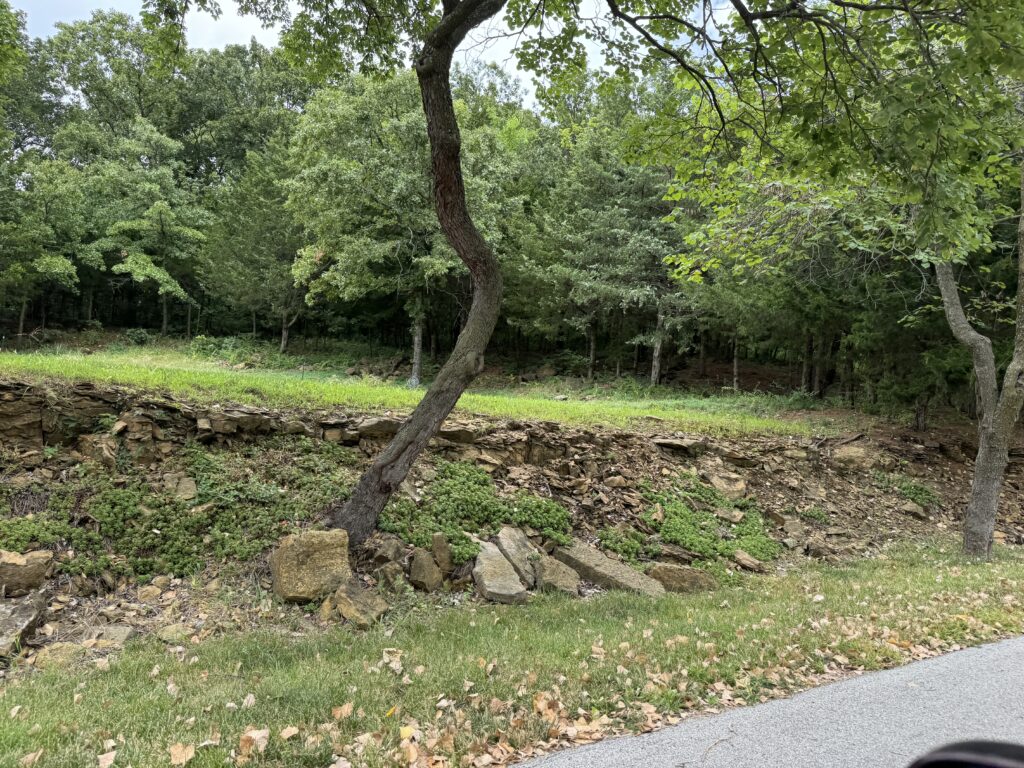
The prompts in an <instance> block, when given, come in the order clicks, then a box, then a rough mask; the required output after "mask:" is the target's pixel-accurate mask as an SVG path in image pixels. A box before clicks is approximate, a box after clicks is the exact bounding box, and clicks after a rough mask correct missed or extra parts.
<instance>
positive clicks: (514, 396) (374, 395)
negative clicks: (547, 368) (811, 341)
mask: <svg viewBox="0 0 1024 768" xmlns="http://www.w3.org/2000/svg"><path fill="white" fill-rule="evenodd" d="M0 375H5V376H10V377H15V376H17V377H27V378H35V379H39V378H44V379H56V380H62V381H91V382H96V383H110V384H121V385H127V386H133V387H138V388H141V389H146V390H158V391H163V392H168V393H171V394H173V395H175V396H178V397H183V398H188V399H191V400H194V401H197V402H223V401H232V402H238V403H249V404H260V405H269V406H277V407H308V408H337V407H345V408H352V409H355V410H360V411H376V410H385V409H389V410H398V411H407V410H411V409H412V408H414V407H415V406H416V404H417V403H418V402H419V400H420V398H421V397H422V395H423V390H422V389H409V388H407V387H405V386H402V385H400V384H385V383H381V382H379V381H376V380H372V379H368V378H357V377H345V376H341V375H338V374H332V373H327V372H323V371H281V370H260V369H247V370H232V369H230V368H226V367H225V366H224V365H223V364H219V363H217V362H215V361H211V360H205V359H201V358H196V357H192V356H189V355H186V354H184V353H182V352H180V351H177V350H174V349H168V348H160V347H148V346H147V347H137V348H127V349H122V350H118V349H105V350H102V351H99V352H96V353H93V354H83V353H82V352H78V351H67V350H64V351H61V353H60V354H54V353H47V352H33V353H27V354H19V353H12V352H5V353H0ZM457 410H458V411H460V412H462V413H474V414H480V415H484V416H490V417H497V418H505V419H529V420H548V421H558V422H563V423H568V424H577V425H586V426H597V425H607V426H615V427H634V428H635V427H645V426H646V427H647V428H650V427H651V426H653V425H657V427H658V428H659V429H666V428H667V429H679V430H684V431H692V432H704V433H711V434H720V435H745V434H778V435H804V434H811V433H812V432H815V431H817V432H819V433H820V432H823V431H825V432H827V431H830V428H829V425H828V424H827V422H825V421H809V420H808V419H807V417H806V415H804V416H802V417H801V419H800V420H799V421H797V420H787V419H785V418H782V416H783V415H784V412H785V411H786V410H787V407H786V401H785V400H784V399H782V398H771V397H770V396H767V395H731V396H722V397H700V396H693V397H674V398H660V397H659V398H651V397H644V396H642V395H635V396H616V395H615V394H613V395H612V397H610V398H607V399H605V398H600V397H596V398H593V399H586V400H583V399H572V398H570V399H568V400H556V399H554V398H553V397H552V396H549V395H547V394H536V393H534V394H531V393H529V392H526V393H522V392H517V391H514V390H512V391H509V390H503V391H474V392H469V393H467V394H465V395H463V397H462V399H461V400H460V403H459V407H458V409H457Z"/></svg>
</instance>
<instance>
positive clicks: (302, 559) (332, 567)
mask: <svg viewBox="0 0 1024 768" xmlns="http://www.w3.org/2000/svg"><path fill="white" fill-rule="evenodd" d="M270 573H271V576H272V578H273V584H274V593H275V594H276V595H277V596H278V597H280V598H281V599H282V600H285V601H287V602H292V603H309V602H313V601H315V600H321V599H323V598H324V596H325V595H327V594H329V593H331V592H333V591H334V590H336V589H337V588H338V587H339V586H341V585H342V584H344V583H345V582H346V581H348V579H349V578H351V576H352V571H351V569H350V568H349V563H348V534H347V533H346V532H345V531H343V530H338V529H335V530H331V531H306V532H305V533H298V534H293V535H291V536H286V537H285V538H284V539H282V540H281V543H280V544H278V546H277V549H275V550H274V552H273V554H271V556H270Z"/></svg>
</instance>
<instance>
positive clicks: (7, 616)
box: [0, 592, 46, 659]
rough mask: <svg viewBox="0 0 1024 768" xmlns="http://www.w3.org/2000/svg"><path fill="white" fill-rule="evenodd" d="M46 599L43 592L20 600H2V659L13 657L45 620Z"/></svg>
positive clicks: (0, 618) (0, 643)
mask: <svg viewBox="0 0 1024 768" xmlns="http://www.w3.org/2000/svg"><path fill="white" fill-rule="evenodd" d="M45 609H46V599H45V597H44V596H43V594H42V593H41V592H37V593H35V594H32V595H29V596H28V597H23V598H21V599H20V600H10V599H8V600H0V659H6V658H7V657H9V656H13V655H14V654H16V653H17V652H18V650H19V649H20V648H21V645H22V643H24V642H25V640H26V639H27V638H28V636H29V635H30V634H31V633H32V632H33V631H35V628H36V627H38V626H39V624H40V623H41V622H42V620H43V612H44V611H45Z"/></svg>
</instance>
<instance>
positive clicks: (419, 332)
mask: <svg viewBox="0 0 1024 768" xmlns="http://www.w3.org/2000/svg"><path fill="white" fill-rule="evenodd" d="M422 374H423V317H422V316H420V315H416V317H415V318H414V319H413V321H412V373H410V374H409V382H408V383H409V388H410V389H411V388H413V387H418V386H419V385H420V377H421V376H422Z"/></svg>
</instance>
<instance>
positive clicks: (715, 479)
mask: <svg viewBox="0 0 1024 768" xmlns="http://www.w3.org/2000/svg"><path fill="white" fill-rule="evenodd" d="M708 482H709V483H711V487H712V488H714V489H715V490H716V491H718V492H719V493H720V494H722V495H723V496H725V498H727V499H728V500H729V501H739V500H740V499H742V498H743V497H744V496H746V495H747V481H746V480H744V479H743V478H742V477H740V476H739V475H737V474H736V473H734V472H722V473H721V474H717V475H711V476H710V477H709V478H708Z"/></svg>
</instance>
